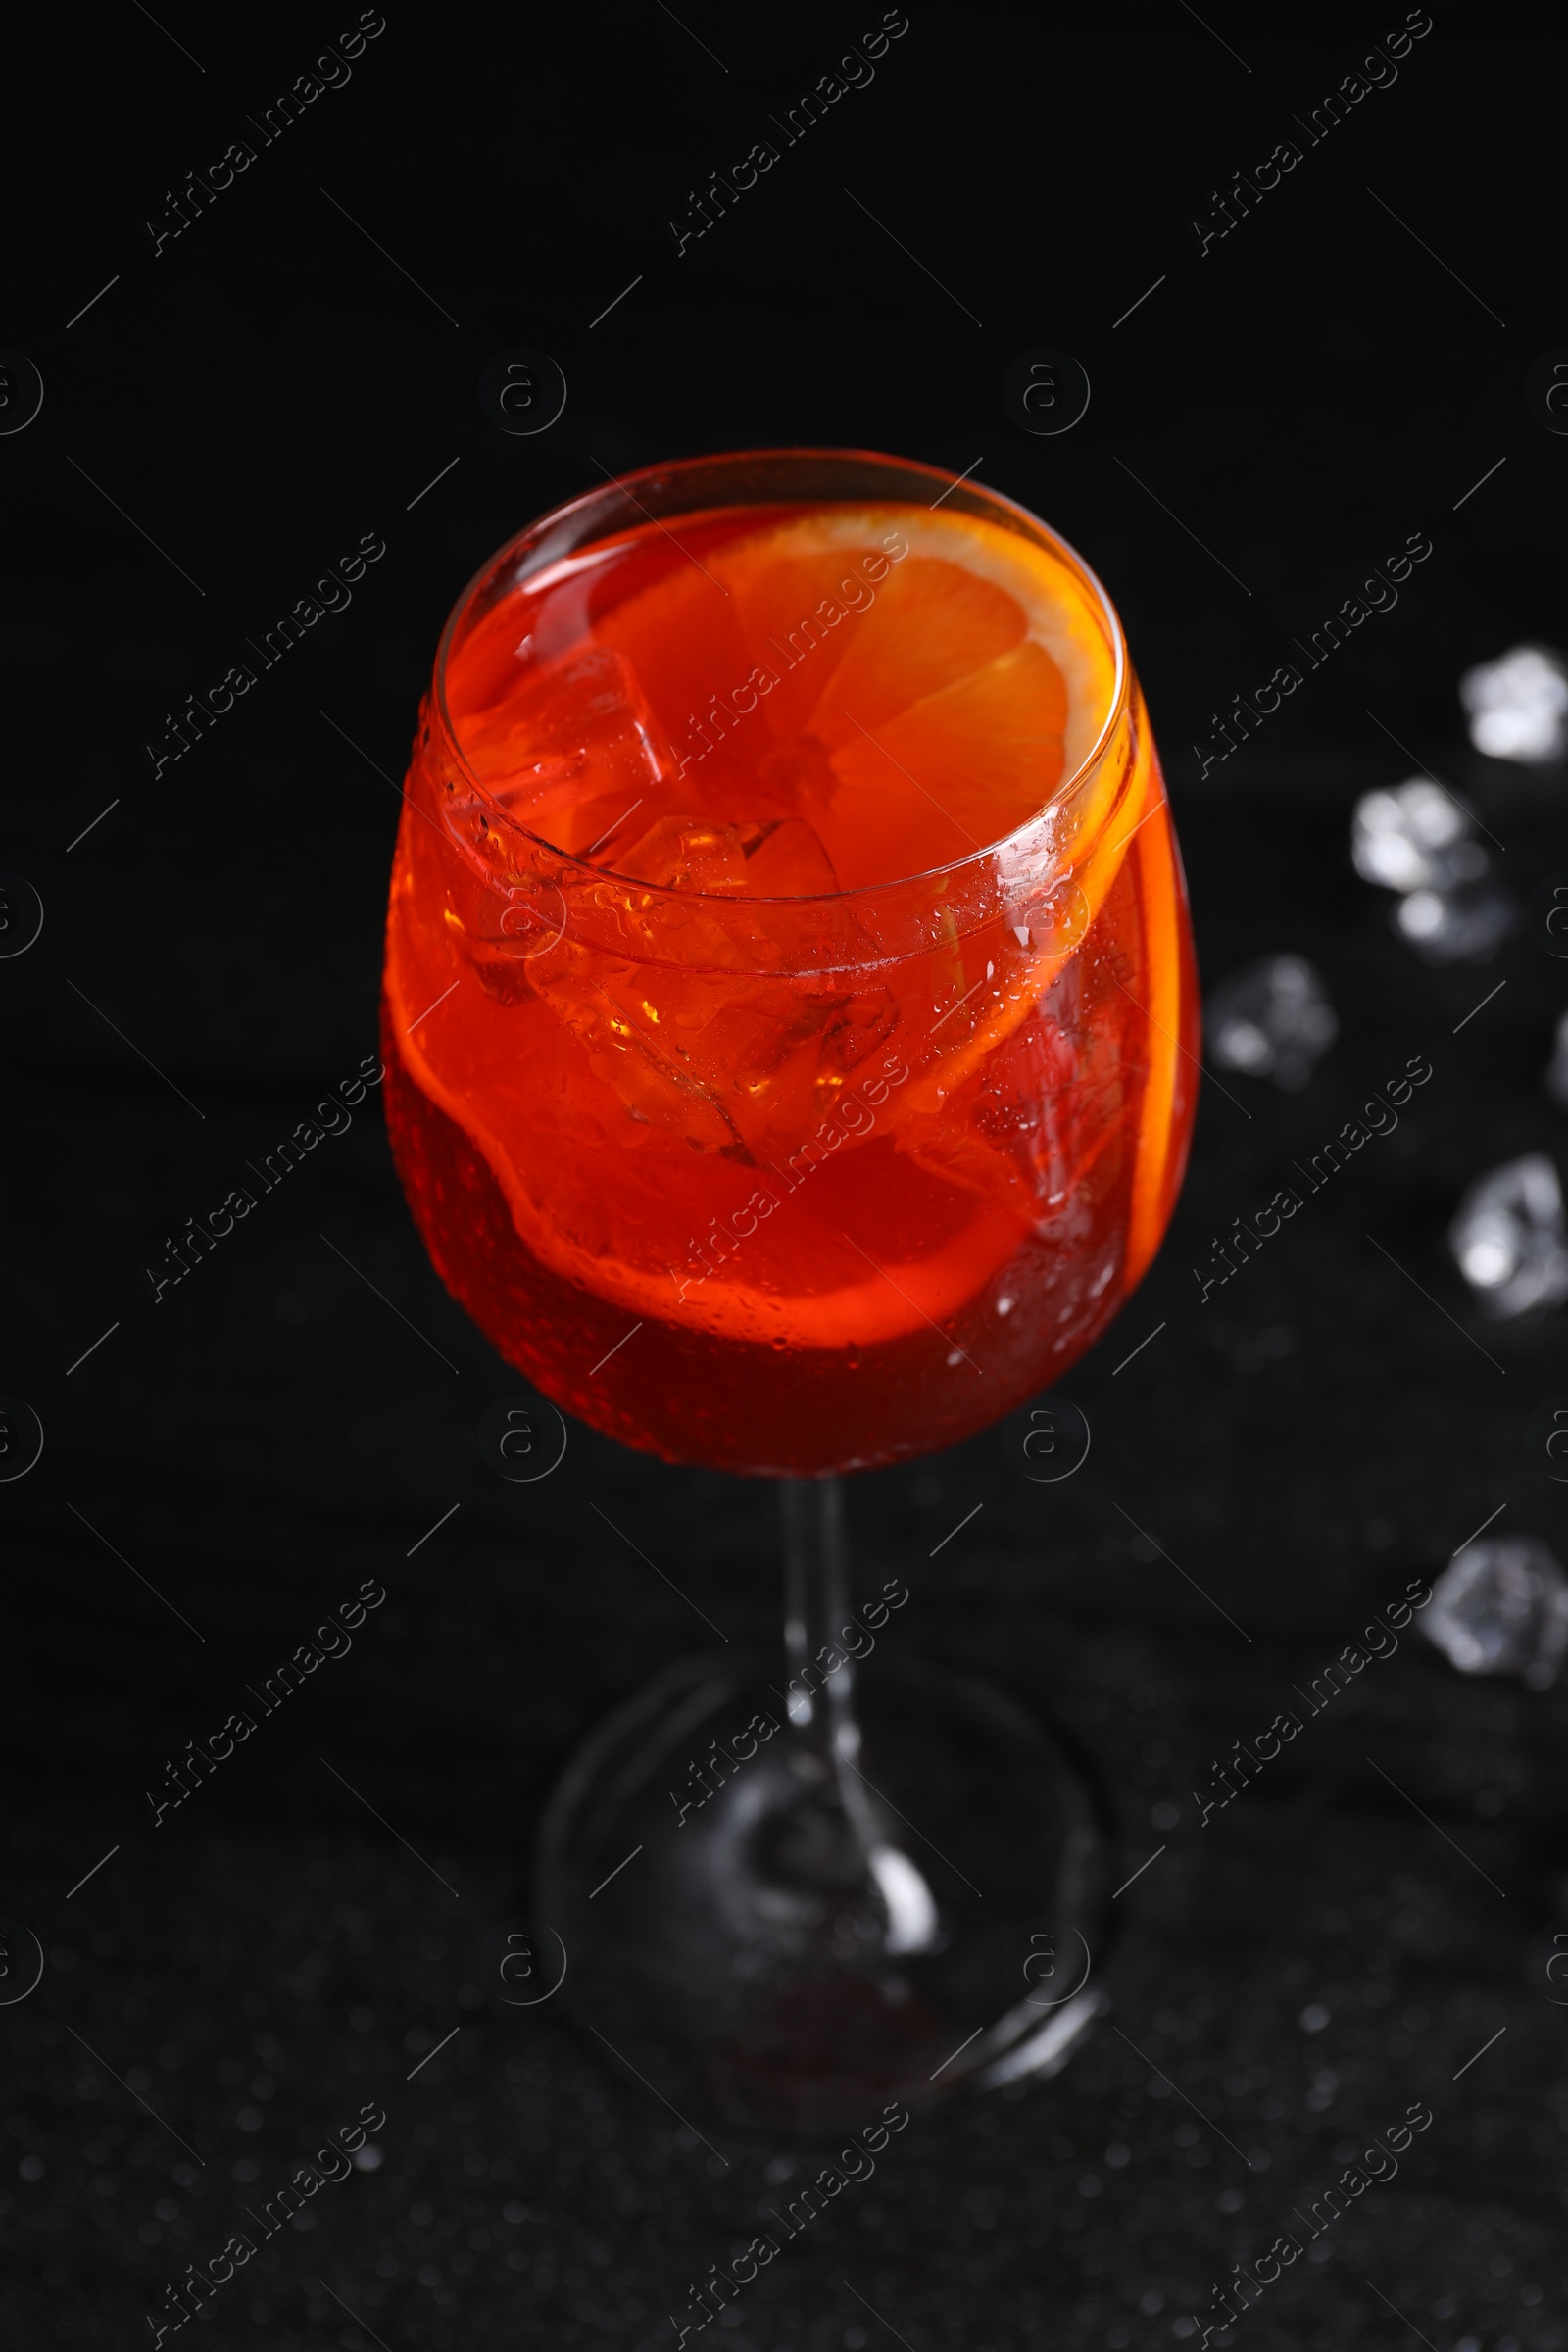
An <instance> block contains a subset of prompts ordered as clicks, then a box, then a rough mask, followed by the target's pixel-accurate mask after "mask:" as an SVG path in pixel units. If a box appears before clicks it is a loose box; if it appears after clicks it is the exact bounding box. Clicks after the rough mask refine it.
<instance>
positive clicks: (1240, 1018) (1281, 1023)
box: [1206, 956, 1340, 1093]
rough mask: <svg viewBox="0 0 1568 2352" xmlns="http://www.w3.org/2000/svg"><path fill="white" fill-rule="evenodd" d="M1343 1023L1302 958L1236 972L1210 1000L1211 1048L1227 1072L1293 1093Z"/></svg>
mask: <svg viewBox="0 0 1568 2352" xmlns="http://www.w3.org/2000/svg"><path fill="white" fill-rule="evenodd" d="M1339 1026H1340V1024H1339V1022H1338V1020H1337V1019H1336V1017H1335V1013H1334V1007H1333V1005H1331V1004H1330V1003H1329V1000H1328V994H1327V992H1326V990H1325V989H1324V986H1323V983H1322V981H1321V980H1320V979H1319V977H1318V975H1317V973H1316V972H1315V971H1314V970H1313V969H1312V966H1311V965H1310V964H1309V963H1308V962H1306V960H1305V959H1304V957H1302V956H1264V957H1263V959H1262V961H1261V962H1260V963H1250V964H1248V965H1247V967H1246V969H1245V970H1243V971H1239V972H1233V973H1232V974H1231V976H1230V978H1229V979H1228V980H1222V981H1221V982H1220V984H1219V986H1218V987H1217V988H1216V989H1215V990H1214V992H1213V994H1212V995H1211V996H1210V998H1209V1000H1208V1007H1207V1013H1206V1027H1207V1033H1208V1050H1209V1053H1210V1054H1212V1056H1213V1058H1214V1059H1215V1060H1216V1061H1217V1062H1218V1063H1219V1064H1220V1066H1221V1068H1222V1069H1227V1070H1244V1071H1245V1072H1246V1073H1247V1075H1248V1076H1249V1077H1251V1078H1272V1079H1273V1081H1274V1083H1275V1085H1276V1086H1281V1087H1284V1088H1286V1089H1287V1090H1288V1091H1290V1092H1292V1093H1294V1092H1295V1091H1296V1090H1297V1089H1298V1088H1299V1087H1303V1086H1304V1085H1305V1084H1306V1082H1307V1080H1308V1078H1310V1076H1311V1075H1312V1064H1313V1063H1314V1062H1315V1061H1316V1060H1317V1058H1318V1056H1319V1054H1324V1053H1326V1052H1327V1051H1328V1048H1329V1047H1330V1046H1331V1045H1332V1044H1333V1043H1334V1040H1335V1038H1336V1036H1337V1035H1338V1033H1339Z"/></svg>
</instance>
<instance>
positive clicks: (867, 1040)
mask: <svg viewBox="0 0 1568 2352" xmlns="http://www.w3.org/2000/svg"><path fill="white" fill-rule="evenodd" d="M787 462H793V463H794V465H795V466H796V468H797V472H798V473H799V474H800V475H801V476H802V477H804V480H805V482H806V483H807V484H808V485H809V483H810V481H811V480H812V478H813V474H812V468H813V466H815V467H816V468H817V470H818V472H819V474H820V478H821V480H822V481H823V483H824V484H825V485H827V487H826V489H825V491H824V494H823V495H821V496H815V497H813V496H810V495H805V496H794V497H791V498H789V499H788V500H787V501H786V500H785V499H782V498H780V497H778V496H771V497H769V496H766V495H763V493H764V492H765V491H766V490H767V488H768V487H769V486H770V485H771V484H773V483H775V482H776V481H777V479H778V478H779V473H780V468H781V467H782V466H785V464H786V463H787ZM749 464H750V465H755V467H756V488H755V490H754V492H753V495H752V496H751V497H750V498H749V499H746V498H745V497H744V493H743V501H742V502H741V503H738V502H737V500H736V497H735V494H734V489H733V484H734V482H735V481H736V479H737V478H740V479H741V480H743V481H744V479H745V468H746V466H748V465H749ZM705 466H709V467H711V470H712V474H713V480H714V485H715V488H717V487H719V486H720V485H721V484H722V485H725V486H728V488H729V496H728V497H723V496H714V497H713V498H712V499H711V501H709V500H705V498H704V496H703V490H704V480H705V475H704V468H705ZM835 467H836V468H837V471H835ZM857 468H858V469H859V470H860V473H861V474H863V476H864V478H865V480H866V481H867V482H871V483H874V484H875V485H876V486H877V488H878V490H879V491H880V492H881V494H880V495H859V496H857V495H844V494H842V492H841V491H839V490H838V489H836V488H835V487H834V485H835V484H837V483H838V482H839V481H841V480H848V481H854V480H855V479H857V478H858V475H857ZM889 482H891V483H892V484H893V485H894V487H895V489H896V491H897V493H898V494H897V495H887V484H888V483H889ZM939 493H940V494H941V503H940V504H933V503H932V502H933V500H935V499H937V498H938V495H939ZM1195 1023H1196V992H1195V987H1194V978H1193V967H1192V956H1191V948H1190V944H1189V939H1188V928H1187V913H1186V904H1185V895H1184V890H1183V884H1182V878H1181V869H1180V864H1179V860H1178V857H1177V852H1176V847H1175V842H1174V838H1173V835H1172V831H1171V826H1170V819H1169V813H1168V809H1167V806H1166V801H1165V794H1164V786H1163V783H1162V780H1161V776H1160V771H1159V764H1158V760H1157V758H1156V755H1155V751H1154V746H1153V742H1152V736H1151V733H1150V729H1149V723H1148V719H1147V716H1146V713H1145V710H1144V705H1143V700H1142V697H1141V694H1140V693H1139V690H1138V687H1137V683H1136V681H1135V680H1134V678H1133V677H1132V675H1131V671H1130V667H1129V665H1128V664H1127V662H1126V658H1125V652H1124V649H1123V647H1122V642H1121V636H1120V631H1119V629H1118V627H1117V624H1116V620H1115V616H1114V613H1112V612H1111V610H1110V607H1109V605H1108V602H1107V601H1106V599H1105V597H1104V595H1103V591H1102V590H1101V589H1100V587H1099V584H1098V582H1096V581H1095V579H1094V577H1093V575H1092V574H1091V573H1090V572H1089V571H1088V570H1087V568H1086V567H1085V566H1084V565H1083V564H1081V563H1080V562H1079V561H1078V559H1077V558H1075V557H1074V556H1073V555H1072V554H1071V551H1070V550H1068V549H1067V548H1066V547H1065V546H1064V545H1063V544H1062V543H1061V542H1060V541H1058V540H1056V539H1055V538H1054V536H1053V535H1052V534H1051V533H1050V532H1048V531H1046V530H1045V529H1044V527H1043V526H1042V525H1040V524H1039V523H1037V522H1035V521H1034V520H1033V518H1032V517H1029V516H1027V515H1024V514H1023V513H1022V511H1021V510H1019V509H1017V508H1014V507H1010V506H1009V505H1007V503H1006V502H1005V501H1003V500H1000V499H998V498H996V497H995V496H994V495H992V494H990V493H988V492H984V491H980V490H978V489H977V488H976V487H975V486H974V485H972V484H965V485H962V486H961V487H956V488H955V487H954V486H953V485H952V483H951V477H949V476H946V475H942V474H938V473H935V472H933V471H931V470H930V469H927V468H923V467H917V466H896V465H894V464H893V463H892V462H890V461H887V460H876V459H870V458H866V459H857V458H855V457H853V456H852V455H844V456H839V457H835V456H834V455H833V453H789V459H788V461H786V459H781V458H779V457H777V456H775V457H766V456H764V457H761V458H759V459H758V460H756V461H743V460H735V459H728V460H722V461H697V462H695V463H694V464H693V465H691V466H676V467H667V468H662V469H660V470H658V471H655V472H651V473H650V474H648V475H647V476H638V477H633V479H632V481H631V482H630V483H629V484H628V485H621V486H616V487H615V488H613V490H607V491H604V492H601V493H599V494H597V495H596V496H595V497H591V498H589V499H588V500H585V501H583V502H581V506H580V509H579V510H574V509H569V508H568V509H566V510H564V514H562V515H557V516H554V517H550V518H548V519H547V521H546V523H544V524H542V525H539V526H536V527H535V529H534V530H533V531H531V532H529V533H525V534H524V535H523V537H522V539H521V540H519V541H516V542H515V543H514V544H513V546H512V547H510V548H509V549H507V550H505V551H503V554H502V555H501V556H500V557H499V558H497V559H496V561H495V563H494V564H491V565H489V566H487V567H486V570H485V572H484V573H482V574H481V575H480V578H479V580H478V581H477V582H476V583H475V584H474V586H473V588H471V589H470V591H469V592H468V594H467V596H466V599H465V600H464V602H463V604H462V605H461V606H460V607H459V609H458V612H457V613H456V614H455V615H454V618H453V620H452V622H451V623H450V624H449V627H448V631H447V635H446V638H445V640H444V641H443V647H442V653H441V657H440V661H439V662H438V667H437V677H436V684H435V689H434V692H433V694H432V696H431V698H430V700H429V702H428V704H427V706H426V709H425V711H424V715H423V720H422V724H421V727H420V732H419V740H418V743H417V749H416V753H415V758H414V762H413V766H412V768H411V770H410V774H409V779H408V786H407V802H406V808H405V811H404V816H403V822H402V828H401V833H400V836H399V843H398V852H397V865H396V871H395V875H394V880H393V889H392V900H391V910H390V916H389V922H388V943H387V962H386V983H385V999H384V1025H385V1031H386V1048H385V1060H386V1064H387V1108H388V1118H389V1123H390V1128H391V1134H392V1140H393V1147H394V1151H395V1153H396V1157H397V1163H398V1167H399V1171H400V1174H401V1176H402V1179H403V1183H404V1186H405V1189H406V1191H407V1193H408V1196H409V1200H410V1201H411V1204H412V1206H413V1208H414V1212H415V1215H416V1217H417V1221H418V1223H419V1227H420V1230H421V1232H422V1234H423V1237H424V1240H425V1242H426V1245H427V1247H428V1249H429V1251H430V1254H431V1256H432V1258H433V1260H434V1262H435V1264H436V1266H437V1268H438V1270H439V1271H440V1273H441V1275H442V1277H443V1279H444V1280H445V1281H446V1283H447V1285H448V1287H449V1288H450V1289H451V1290H452V1292H453V1293H454V1295H455V1296H456V1297H457V1298H458V1299H460V1300H461V1302H462V1303H463V1305H464V1306H465V1307H466V1309H467V1311H468V1312H469V1314H470V1315H471V1316H472V1317H473V1319H474V1320H475V1322H477V1323H478V1324H479V1325H480V1327H481V1328H482V1329H483V1330H484V1331H485V1332H486V1334H487V1335H488V1336H489V1338H490V1339H491V1340H492V1341H493V1342H494V1344H495V1345H496V1347H497V1348H500V1350H501V1351H502V1353H503V1354H504V1355H505V1356H506V1357H507V1358H508V1359H509V1360H510V1361H511V1362H512V1363H514V1364H515V1365H516V1366H518V1368H519V1369H520V1370H522V1371H523V1372H525V1373H526V1374H527V1375H528V1376H529V1377H530V1378H531V1379H532V1380H533V1381H535V1382H536V1383H537V1384H538V1386H539V1387H540V1388H541V1389H542V1390H543V1391H545V1393H546V1394H547V1395H549V1396H550V1397H553V1398H554V1399H555V1400H556V1401H557V1402H558V1403H559V1404H560V1405H562V1406H564V1408H566V1409H567V1410H569V1411H571V1412H574V1413H576V1414H578V1415H580V1416H581V1417H582V1418H583V1419H584V1420H586V1421H588V1422H590V1423H592V1424H593V1425H594V1426H595V1427H597V1428H599V1429H601V1430H604V1431H606V1432H608V1433H609V1434H610V1435H612V1436H613V1437H616V1438H618V1439H620V1440H622V1441H623V1442H624V1443H626V1444H628V1445H631V1446H641V1447H645V1448H647V1449H650V1450H652V1451H655V1452H658V1453H661V1454H662V1455H664V1456H665V1457H666V1458H668V1459H671V1460H677V1461H685V1462H695V1463H703V1464H708V1465H711V1466H713V1467H717V1468H721V1469H727V1470H737V1471H749V1472H757V1473H762V1474H775V1475H794V1476H803V1475H805V1476H810V1475H813V1474H817V1473H823V1472H827V1471H832V1470H843V1469H850V1468H862V1467H868V1466H872V1465H874V1464H877V1463H885V1462H889V1461H893V1460H896V1459H899V1458H902V1457H906V1456H909V1455H915V1454H920V1453H924V1452H928V1451H930V1450H931V1449H933V1448H935V1447H938V1446H946V1445H948V1444H950V1443H952V1442H953V1441H955V1440H956V1439H958V1438H962V1437H964V1436H966V1435H968V1434H969V1433H971V1432H972V1431H974V1430H976V1429H979V1428H981V1427H983V1426H985V1425H986V1424H988V1423H990V1422H992V1421H995V1420H997V1419H998V1418H999V1417H1000V1416H1001V1415H1003V1414H1004V1413H1005V1412H1007V1411H1008V1410H1009V1409H1010V1408H1011V1407H1012V1406H1013V1405H1015V1404H1017V1403H1018V1402H1020V1401H1021V1400H1022V1399H1024V1398H1026V1397H1030V1396H1032V1395H1034V1394H1035V1393H1036V1392H1037V1391H1039V1390H1041V1389H1042V1388H1045V1387H1047V1386H1049V1385H1050V1384H1052V1383H1053V1382H1054V1380H1055V1379H1056V1378H1057V1377H1058V1375H1059V1374H1061V1373H1062V1372H1063V1371H1064V1370H1065V1369H1066V1368H1067V1366H1068V1365H1069V1364H1070V1363H1071V1362H1072V1361H1073V1360H1074V1359H1075V1358H1076V1357H1077V1356H1078V1355H1079V1354H1081V1352H1082V1351H1083V1349H1084V1348H1087V1347H1088V1346H1089V1345H1090V1343H1091V1342H1092V1341H1093V1340H1094V1339H1095V1338H1096V1337H1097V1336H1098V1335H1099V1333H1100V1332H1101V1331H1102V1330H1103V1328H1104V1326H1105V1324H1106V1323H1107V1322H1108V1321H1109V1320H1110V1318H1111V1317H1112V1315H1113V1314H1114V1313H1115V1312H1116V1309H1117V1307H1118V1306H1119V1305H1120V1303H1121V1301H1122V1299H1124V1298H1125V1296H1126V1294H1127V1292H1128V1291H1129V1290H1130V1289H1131V1287H1132V1286H1133V1285H1134V1284H1135V1283H1136V1282H1137V1281H1138V1279H1139V1277H1140V1276H1141V1275H1142V1274H1143V1272H1144V1270H1145V1268H1146V1267H1147V1266H1148V1264H1149V1261H1150V1259H1151V1257H1152V1254H1153V1252H1154V1250H1155V1248H1156V1246H1157V1244H1158V1242H1159V1239H1160V1236H1161V1234H1162V1232H1163V1230H1164V1226H1165V1222H1166V1219H1167V1217H1168V1215H1169V1212H1170V1208H1171V1204H1172V1201H1173V1200H1174V1196H1175V1192H1176V1188H1177V1185H1178V1183H1179V1181H1180V1177H1181V1173H1182V1167H1183V1163H1184V1159H1185V1154H1186V1148H1187V1140H1188V1134H1189V1130H1190V1127H1191V1123H1192V1114H1193V1102H1194V1085H1193V1079H1194V1076H1195V1075H1196V1069H1197V1064H1196V1061H1195V1059H1194V1058H1193V1056H1194V1053H1195V1049H1196V1043H1197V1040H1196V1034H1195Z"/></svg>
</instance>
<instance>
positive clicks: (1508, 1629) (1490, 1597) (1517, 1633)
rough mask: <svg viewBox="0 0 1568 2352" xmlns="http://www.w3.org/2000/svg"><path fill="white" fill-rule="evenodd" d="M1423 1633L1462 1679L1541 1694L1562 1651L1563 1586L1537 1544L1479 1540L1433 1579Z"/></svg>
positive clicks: (1566, 1581) (1567, 1643) (1566, 1593)
mask: <svg viewBox="0 0 1568 2352" xmlns="http://www.w3.org/2000/svg"><path fill="white" fill-rule="evenodd" d="M1421 1631H1422V1632H1423V1633H1424V1634H1425V1635H1426V1637H1427V1639H1428V1641H1429V1642H1435V1643H1436V1644H1437V1646H1438V1648H1439V1649H1441V1650H1442V1651H1443V1653H1444V1655H1445V1657H1446V1658H1447V1659H1448V1660H1449V1662H1450V1663H1451V1664H1452V1665H1454V1666H1457V1668H1458V1669H1459V1672H1460V1673H1461V1674H1514V1675H1518V1676H1519V1677H1520V1678H1521V1680H1523V1681H1524V1682H1526V1683H1528V1684H1529V1686H1530V1688H1531V1690H1532V1691H1544V1689H1545V1688H1546V1686H1547V1684H1548V1683H1551V1682H1554V1681H1555V1680H1556V1676H1557V1669H1558V1667H1559V1666H1560V1665H1561V1663H1562V1655H1563V1651H1564V1649H1565V1648H1568V1578H1565V1577H1564V1576H1563V1572H1562V1570H1561V1569H1560V1568H1559V1567H1558V1565H1557V1562H1556V1560H1555V1559H1554V1558H1553V1557H1552V1555H1551V1553H1550V1552H1549V1551H1548V1550H1547V1548H1546V1546H1545V1544H1543V1543H1542V1541H1541V1539H1540V1537H1539V1536H1485V1537H1483V1538H1482V1539H1481V1541H1480V1542H1479V1543H1477V1544H1466V1545H1465V1547H1464V1549H1463V1550H1462V1551H1461V1552H1460V1553H1459V1555H1458V1557H1457V1558H1456V1559H1455V1560H1454V1561H1453V1562H1452V1564H1451V1566H1449V1567H1447V1568H1446V1569H1445V1570H1444V1572H1443V1574H1442V1575H1441V1576H1440V1577H1439V1579H1438V1581H1437V1583H1436V1585H1435V1586H1434V1587H1433V1590H1432V1598H1431V1600H1430V1602H1429V1603H1428V1605H1427V1607H1426V1609H1425V1611H1424V1612H1423V1614H1422V1617H1421Z"/></svg>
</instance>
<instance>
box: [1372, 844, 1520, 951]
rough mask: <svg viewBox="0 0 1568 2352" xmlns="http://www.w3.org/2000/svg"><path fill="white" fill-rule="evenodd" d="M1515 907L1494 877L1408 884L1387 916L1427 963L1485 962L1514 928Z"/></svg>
mask: <svg viewBox="0 0 1568 2352" xmlns="http://www.w3.org/2000/svg"><path fill="white" fill-rule="evenodd" d="M1485 862H1486V858H1485V856H1484V854H1483V855H1482V863H1483V864H1485ZM1517 913H1518V909H1517V908H1516V907H1515V906H1514V903H1513V901H1512V899H1510V898H1509V896H1508V894H1507V892H1506V891H1505V890H1499V889H1498V887H1497V885H1496V884H1495V882H1467V883H1461V884H1460V886H1459V887H1458V888H1457V889H1456V890H1412V891H1411V892H1410V894H1409V896H1408V897H1407V898H1402V899H1401V900H1400V901H1399V903H1398V905H1397V907H1393V908H1392V909H1391V911H1390V916H1389V920H1390V921H1391V923H1392V924H1393V926H1394V929H1395V931H1396V933H1397V936H1398V937H1399V938H1400V939H1402V940H1403V941H1404V942H1405V943H1406V945H1407V946H1409V947H1412V948H1414V950H1415V952H1416V954H1417V955H1418V956H1421V957H1422V959H1423V960H1424V961H1425V962H1427V963H1485V962H1486V961H1487V959H1488V957H1489V956H1493V955H1495V953H1496V950H1497V946H1498V943H1499V942H1500V941H1501V940H1503V939H1505V938H1506V937H1507V935H1508V933H1509V932H1510V931H1511V930H1512V929H1513V926H1514V922H1515V920H1516V917H1517Z"/></svg>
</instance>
